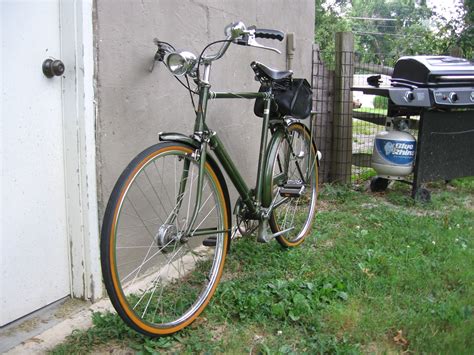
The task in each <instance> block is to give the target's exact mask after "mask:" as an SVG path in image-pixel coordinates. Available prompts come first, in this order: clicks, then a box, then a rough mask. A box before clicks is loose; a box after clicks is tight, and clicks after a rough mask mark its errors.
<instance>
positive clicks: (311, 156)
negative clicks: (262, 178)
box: [266, 123, 318, 247]
mask: <svg viewBox="0 0 474 355" xmlns="http://www.w3.org/2000/svg"><path fill="white" fill-rule="evenodd" d="M275 144H276V151H275V152H276V153H274V154H273V155H272V157H271V158H270V161H269V162H268V164H270V165H269V166H268V167H267V169H271V172H272V173H271V175H272V178H271V189H272V193H271V199H272V201H273V202H274V204H275V205H276V206H277V207H276V208H274V209H273V212H272V214H271V216H270V220H269V224H270V228H271V230H272V232H273V233H282V234H281V235H279V236H277V237H276V239H277V241H278V242H279V243H280V244H281V245H282V246H284V247H294V246H297V245H299V244H301V243H302V242H303V240H304V239H305V237H306V236H307V235H308V233H309V232H310V231H311V226H312V224H313V219H314V215H315V213H316V200H317V196H318V162H317V150H316V145H315V144H314V142H312V141H311V134H310V132H309V130H308V128H306V126H304V125H303V124H301V123H292V124H291V125H290V126H289V127H288V128H287V134H286V135H284V136H282V137H281V139H279V140H278V141H277V142H276V143H275ZM266 195H267V196H269V194H266ZM266 202H267V203H266V204H267V206H268V204H269V201H266Z"/></svg>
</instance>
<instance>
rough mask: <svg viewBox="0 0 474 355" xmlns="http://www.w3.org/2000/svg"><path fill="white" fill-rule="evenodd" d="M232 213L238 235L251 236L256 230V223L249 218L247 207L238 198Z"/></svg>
mask: <svg viewBox="0 0 474 355" xmlns="http://www.w3.org/2000/svg"><path fill="white" fill-rule="evenodd" d="M234 211H235V219H236V222H237V229H238V231H239V233H240V234H241V235H242V236H243V237H247V236H250V235H252V233H254V232H255V231H256V230H257V228H258V221H256V220H254V219H251V218H250V213H249V211H248V209H247V206H245V204H244V203H243V201H242V199H241V198H240V197H239V198H238V199H237V202H236V204H235V210H234Z"/></svg>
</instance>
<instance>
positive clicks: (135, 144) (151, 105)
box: [95, 0, 314, 218]
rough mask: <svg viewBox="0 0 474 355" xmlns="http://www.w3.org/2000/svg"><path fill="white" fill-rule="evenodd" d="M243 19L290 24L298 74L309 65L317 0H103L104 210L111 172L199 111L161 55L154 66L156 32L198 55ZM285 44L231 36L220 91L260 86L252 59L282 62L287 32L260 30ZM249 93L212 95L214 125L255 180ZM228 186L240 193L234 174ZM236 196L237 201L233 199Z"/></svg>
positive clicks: (188, 129)
mask: <svg viewBox="0 0 474 355" xmlns="http://www.w3.org/2000/svg"><path fill="white" fill-rule="evenodd" d="M238 20H241V21H243V22H244V23H245V24H246V25H248V26H249V25H256V26H257V27H260V28H271V29H279V30H282V31H284V32H294V33H295V39H296V53H295V57H294V59H293V62H292V69H293V70H294V72H295V76H296V77H306V78H307V79H308V80H310V75H311V50H312V43H313V38H314V1H313V0H293V1H289V0H258V1H257V0H252V1H242V0H240V1H237V0H179V1H178V0H141V1H138V0H137V1H135V0H97V1H96V9H95V42H96V50H97V58H96V60H97V63H96V64H97V91H96V100H97V107H98V115H97V153H98V154H97V156H98V161H97V167H98V169H97V171H98V188H99V214H100V216H101V218H102V214H103V212H104V209H105V205H106V203H107V200H108V197H109V195H110V192H111V190H112V188H113V185H114V182H115V181H116V179H117V178H118V177H119V175H120V173H121V172H122V170H123V169H124V168H125V166H126V165H127V164H128V162H129V161H130V160H131V159H132V158H133V157H135V156H136V155H137V154H138V153H139V152H140V151H142V150H143V149H145V148H146V147H148V146H150V145H152V144H155V143H157V142H158V132H162V131H174V132H184V133H186V134H190V133H192V128H193V123H194V112H193V109H192V106H191V102H190V98H189V93H188V92H187V90H186V89H184V88H183V87H182V86H181V85H180V84H179V83H178V82H177V81H176V80H175V79H174V78H173V76H172V75H171V73H170V72H169V71H168V70H167V68H166V67H165V66H164V65H162V64H161V65H160V66H157V67H155V70H154V71H153V72H152V73H150V72H149V71H148V69H149V67H150V65H151V63H152V59H153V55H154V53H155V50H156V47H155V46H154V44H153V41H152V40H153V38H154V37H157V38H159V39H161V40H163V41H167V42H170V43H172V44H173V45H174V46H175V47H176V48H179V49H187V50H190V51H191V52H193V53H195V54H196V55H198V54H199V53H200V51H201V50H202V49H203V48H204V46H205V45H207V44H208V43H210V42H212V41H215V40H219V39H224V38H225V36H224V27H225V26H226V25H227V24H229V23H231V22H235V21H238ZM259 41H260V42H261V43H263V44H267V45H269V46H272V47H276V48H278V49H280V50H281V51H282V54H280V55H278V54H276V53H273V52H270V51H266V50H262V49H257V48H250V47H243V46H236V45H231V47H230V48H229V50H228V51H227V53H226V54H225V56H224V57H223V58H222V59H221V60H219V61H217V62H215V63H214V64H213V68H212V69H213V70H212V73H211V84H212V89H211V90H214V91H254V90H255V91H257V90H258V88H259V83H258V82H256V81H254V75H253V71H252V70H251V68H250V63H251V62H252V61H253V60H257V61H260V62H262V63H264V64H266V65H269V66H270V67H273V68H275V69H285V68H286V55H285V53H286V42H285V41H283V42H278V41H272V40H259ZM253 104H254V102H253V100H252V101H249V100H213V101H210V102H209V106H208V120H207V122H208V125H209V127H211V128H212V129H214V130H215V131H217V132H218V134H219V136H220V137H221V139H222V140H223V141H224V143H225V145H226V147H227V149H228V151H229V153H230V155H231V157H232V158H233V159H234V160H235V162H236V164H237V166H238V167H239V168H241V170H242V172H243V176H244V178H245V179H246V181H247V183H248V185H249V186H254V185H255V176H256V175H255V173H256V168H257V160H258V156H257V155H258V153H257V152H258V147H259V137H260V129H261V119H260V118H258V117H256V116H254V114H253ZM228 185H229V188H230V190H231V195H233V196H234V197H235V196H236V194H235V192H234V189H233V187H232V186H231V183H230V181H228ZM232 203H233V202H232Z"/></svg>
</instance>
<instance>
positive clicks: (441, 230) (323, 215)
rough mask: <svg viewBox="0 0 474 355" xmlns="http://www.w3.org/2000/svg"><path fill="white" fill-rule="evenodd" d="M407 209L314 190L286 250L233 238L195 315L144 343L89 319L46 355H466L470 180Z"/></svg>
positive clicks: (471, 257) (471, 344)
mask: <svg viewBox="0 0 474 355" xmlns="http://www.w3.org/2000/svg"><path fill="white" fill-rule="evenodd" d="M429 188H430V189H431V191H432V202H431V203H430V204H427V205H421V204H418V203H415V202H414V201H413V200H412V199H411V198H410V197H409V195H410V193H409V187H408V186H406V185H403V184H395V185H394V186H393V187H392V188H391V189H390V191H389V192H387V193H384V194H372V193H368V192H356V191H353V190H351V189H348V188H342V187H334V186H326V187H325V188H324V189H322V191H321V196H320V211H319V213H318V215H317V217H316V223H315V228H314V231H313V234H312V235H311V236H310V237H309V238H308V239H307V240H306V241H305V243H304V244H303V245H302V246H301V247H298V248H295V249H289V250H282V249H281V247H280V246H279V245H278V244H277V243H276V242H273V243H269V244H265V245H261V244H257V243H256V242H254V241H253V240H252V239H241V240H239V241H237V242H235V243H233V245H232V250H231V253H230V254H229V256H228V259H227V264H226V267H225V273H224V276H223V280H222V282H221V284H220V285H219V287H218V290H217V292H216V294H215V296H214V297H213V299H212V300H211V302H210V304H209V306H208V308H207V309H206V310H205V311H204V313H203V314H202V315H201V317H200V318H199V319H198V320H197V321H196V322H195V323H193V324H192V325H191V326H190V327H188V328H187V329H185V330H184V331H181V332H180V333H179V334H177V335H174V336H171V337H165V338H159V339H148V338H145V337H142V336H140V335H138V334H137V333H135V332H133V331H132V330H129V329H128V328H127V327H126V326H125V325H124V324H123V323H122V322H121V320H120V319H119V318H118V317H117V316H116V315H114V314H95V315H94V316H93V318H94V324H95V325H94V327H93V328H91V329H89V330H88V331H84V332H76V333H74V334H73V335H71V336H70V337H69V338H68V340H67V342H66V343H64V344H62V345H60V346H58V347H57V348H56V349H54V352H55V353H78V352H87V351H92V352H96V351H106V352H109V351H110V349H133V350H134V351H141V352H142V353H153V352H187V353H194V352H201V353H219V352H228V353H252V354H257V353H272V354H273V353H354V354H358V353H393V352H395V353H397V352H400V353H401V352H406V351H408V352H411V353H451V354H473V353H474V336H473V334H474V230H473V228H474V179H472V178H470V179H463V180H457V181H454V182H453V183H452V184H451V185H449V186H445V185H444V184H433V185H431V186H429Z"/></svg>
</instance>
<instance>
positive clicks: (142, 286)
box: [101, 143, 231, 336]
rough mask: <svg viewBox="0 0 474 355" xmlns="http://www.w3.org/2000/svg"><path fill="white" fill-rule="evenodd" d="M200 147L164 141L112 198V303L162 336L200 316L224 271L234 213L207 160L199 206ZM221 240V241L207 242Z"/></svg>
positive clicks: (104, 252)
mask: <svg viewBox="0 0 474 355" xmlns="http://www.w3.org/2000/svg"><path fill="white" fill-rule="evenodd" d="M192 153H193V148H191V147H189V146H187V145H184V144H179V143H161V144H157V145H154V146H152V147H150V148H148V149H147V150H145V151H143V152H142V153H141V154H139V155H138V156H137V157H136V158H135V159H134V160H133V161H132V162H131V163H130V164H129V165H128V167H127V168H126V169H125V171H124V172H123V173H122V175H121V176H120V178H119V180H118V181H117V183H116V185H115V187H114V189H113V191H112V194H111V196H110V199H109V202H108V205H107V209H106V212H105V216H104V222H103V226H102V232H101V262H102V272H103V276H104V283H105V286H106V289H107V292H108V294H109V296H110V300H111V302H112V304H113V306H114V307H115V309H116V310H117V313H118V314H119V315H120V317H122V319H123V320H124V321H125V322H126V323H127V324H128V325H129V326H131V327H132V328H133V329H135V330H137V331H139V332H141V333H143V334H146V335H149V336H158V335H165V334H171V333H174V332H176V331H178V330H180V329H182V328H184V327H185V326H187V325H188V324H190V323H191V322H192V321H193V320H195V319H196V318H197V317H198V315H199V314H200V313H201V312H202V311H203V310H204V308H205V307H206V305H207V304H208V302H209V300H210V298H211V297H212V295H213V293H214V291H215V289H216V286H217V284H218V282H219V279H220V277H221V274H222V270H223V266H224V261H225V256H226V251H227V248H228V242H229V232H228V230H229V229H230V224H231V219H230V218H231V214H230V210H229V201H228V194H227V188H226V187H225V181H224V180H223V177H222V174H221V173H220V171H219V169H218V167H217V166H216V165H215V164H214V163H213V161H210V160H209V161H208V162H206V164H205V171H204V179H203V184H202V202H201V206H200V208H199V209H198V215H197V219H196V220H195V223H194V224H193V226H192V228H191V229H190V233H188V235H185V231H186V230H187V229H189V228H187V227H188V225H189V222H190V220H191V215H192V213H193V211H194V205H195V196H196V190H197V189H196V186H197V181H198V175H199V163H198V162H197V161H196V160H195V158H194V157H193V154H192ZM210 236H213V237H215V239H216V244H215V246H206V245H205V243H203V242H204V240H206V239H207V238H209V237H210Z"/></svg>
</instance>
